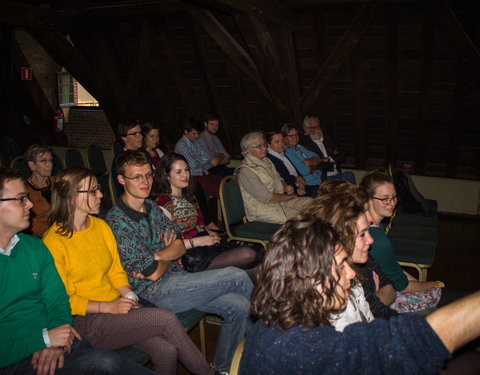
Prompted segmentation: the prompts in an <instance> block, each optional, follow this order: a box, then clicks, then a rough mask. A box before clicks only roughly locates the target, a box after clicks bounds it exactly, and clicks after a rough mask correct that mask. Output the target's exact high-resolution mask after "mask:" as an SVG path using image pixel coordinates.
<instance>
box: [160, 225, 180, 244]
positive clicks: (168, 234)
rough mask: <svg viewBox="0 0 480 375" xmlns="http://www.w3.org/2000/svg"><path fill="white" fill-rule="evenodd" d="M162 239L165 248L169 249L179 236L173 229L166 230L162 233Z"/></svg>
mask: <svg viewBox="0 0 480 375" xmlns="http://www.w3.org/2000/svg"><path fill="white" fill-rule="evenodd" d="M162 239H163V242H165V247H168V246H170V245H171V244H172V243H173V241H175V240H176V239H177V234H176V233H175V231H174V230H173V229H170V230H169V229H166V230H165V231H164V232H163V233H162Z"/></svg>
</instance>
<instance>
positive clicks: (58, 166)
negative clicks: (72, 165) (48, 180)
mask: <svg viewBox="0 0 480 375" xmlns="http://www.w3.org/2000/svg"><path fill="white" fill-rule="evenodd" d="M52 157H53V172H52V175H54V176H56V175H57V174H58V172H60V171H61V170H62V169H63V163H62V161H61V160H60V158H59V157H58V156H57V155H55V153H53V154H52Z"/></svg>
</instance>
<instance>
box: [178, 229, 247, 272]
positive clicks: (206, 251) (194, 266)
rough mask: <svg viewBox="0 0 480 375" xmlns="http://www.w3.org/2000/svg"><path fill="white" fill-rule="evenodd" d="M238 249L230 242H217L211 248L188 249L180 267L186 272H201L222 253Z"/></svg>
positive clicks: (196, 247)
mask: <svg viewBox="0 0 480 375" xmlns="http://www.w3.org/2000/svg"><path fill="white" fill-rule="evenodd" d="M204 233H205V232H202V233H199V234H198V235H197V236H195V237H199V236H201V235H203V234H204ZM236 247H238V245H237V244H235V243H232V242H226V241H225V242H219V243H216V244H215V245H211V246H195V247H192V248H191V249H188V250H187V252H186V253H185V255H183V256H182V266H183V268H184V269H185V271H187V272H201V271H204V270H205V269H207V267H208V266H209V265H210V263H212V260H213V258H215V257H216V256H217V255H218V254H220V253H221V252H222V251H226V250H231V249H234V248H236Z"/></svg>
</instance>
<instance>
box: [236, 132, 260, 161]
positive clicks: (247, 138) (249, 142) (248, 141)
mask: <svg viewBox="0 0 480 375" xmlns="http://www.w3.org/2000/svg"><path fill="white" fill-rule="evenodd" d="M262 138H263V139H265V135H264V134H263V132H260V131H256V132H250V133H247V134H245V135H244V136H243V138H242V140H241V141H240V148H241V150H242V155H243V156H246V155H247V154H248V149H249V148H250V147H252V146H253V145H254V144H255V143H257V142H258V141H259V140H260V139H262Z"/></svg>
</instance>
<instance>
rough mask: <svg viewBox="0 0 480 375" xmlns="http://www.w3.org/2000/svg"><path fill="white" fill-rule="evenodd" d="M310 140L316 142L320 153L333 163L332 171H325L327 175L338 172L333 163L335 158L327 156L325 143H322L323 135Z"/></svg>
mask: <svg viewBox="0 0 480 375" xmlns="http://www.w3.org/2000/svg"><path fill="white" fill-rule="evenodd" d="M312 141H314V142H315V143H316V144H317V146H318V148H319V149H320V151H322V154H323V155H324V157H326V158H328V160H330V161H331V162H332V163H334V164H333V171H330V172H327V176H335V175H336V174H338V170H337V165H336V164H335V160H333V159H332V158H331V157H330V156H328V152H327V149H326V148H325V145H324V144H323V137H322V138H320V139H312Z"/></svg>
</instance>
